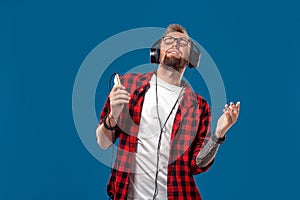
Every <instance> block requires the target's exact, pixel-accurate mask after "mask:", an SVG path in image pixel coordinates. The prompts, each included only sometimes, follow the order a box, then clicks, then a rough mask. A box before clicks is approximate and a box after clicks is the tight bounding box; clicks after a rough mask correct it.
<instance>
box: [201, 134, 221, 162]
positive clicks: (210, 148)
mask: <svg viewBox="0 0 300 200" xmlns="http://www.w3.org/2000/svg"><path fill="white" fill-rule="evenodd" d="M219 146H220V145H219V144H217V143H215V142H213V141H212V140H209V141H208V143H207V144H206V145H205V146H204V147H203V149H202V150H201V151H200V152H199V153H198V155H197V157H196V164H197V166H198V167H205V166H207V165H208V164H209V162H210V161H211V160H212V158H214V157H215V155H216V154H217V151H218V149H219Z"/></svg>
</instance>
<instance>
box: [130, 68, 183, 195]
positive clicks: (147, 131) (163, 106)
mask: <svg viewBox="0 0 300 200" xmlns="http://www.w3.org/2000/svg"><path fill="white" fill-rule="evenodd" d="M155 82H156V75H155V74H154V75H153V76H152V78H151V80H150V88H149V89H148V91H147V93H146V94H145V99H144V103H143V108H142V113H141V121H140V127H139V132H138V140H137V143H138V144H137V153H136V154H135V157H134V161H135V162H133V167H134V168H133V169H134V171H135V173H133V174H132V175H131V176H130V181H129V188H128V195H127V197H128V199H129V200H144V199H147V200H148V199H152V198H153V194H154V190H155V174H156V162H157V145H158V140H159V135H160V125H159V120H158V115H157V110H156V92H155V90H156V89H155V87H156V86H155ZM181 89H182V88H181V87H178V86H175V85H171V84H169V83H166V82H165V81H163V80H161V79H160V78H158V77H157V94H158V110H159V117H160V119H161V123H162V124H161V126H163V124H164V123H165V121H166V119H167V117H168V115H169V113H170V112H171V110H172V108H173V106H174V104H175V102H176V100H177V98H178V96H179V93H180V91H181ZM182 94H183V92H182V93H181V96H182ZM178 105H179V102H178V103H177V104H176V107H175V109H174V110H173V112H172V114H171V116H170V118H169V119H168V122H167V124H166V126H165V128H164V129H163V130H164V131H163V133H162V138H161V147H160V158H159V172H158V181H157V184H158V188H157V189H158V195H157V197H156V199H167V173H168V161H169V152H170V139H171V132H172V127H173V122H174V118H175V115H176V112H177V109H178Z"/></svg>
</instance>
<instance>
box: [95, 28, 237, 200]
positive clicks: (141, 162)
mask: <svg viewBox="0 0 300 200" xmlns="http://www.w3.org/2000/svg"><path fill="white" fill-rule="evenodd" d="M191 45H192V41H191V40H190V38H189V36H188V34H187V32H186V30H185V29H184V28H183V27H182V26H180V25H177V24H173V25H169V26H168V28H167V31H166V33H165V35H164V36H163V38H162V40H161V43H160V55H159V58H160V59H159V63H160V64H159V66H158V69H157V71H156V72H152V73H147V74H126V75H124V76H122V77H121V78H120V84H115V85H114V87H113V88H112V90H111V92H110V94H109V98H108V99H107V102H106V104H105V106H104V109H103V111H102V113H101V116H100V124H99V126H98V128H97V130H96V135H97V142H98V144H99V146H100V147H102V148H103V149H106V148H108V147H110V146H111V145H112V144H113V143H114V142H115V140H116V138H119V144H118V152H117V155H116V160H115V164H114V167H113V169H112V172H111V177H110V181H109V183H108V186H107V192H108V195H109V197H110V198H112V199H118V200H119V199H135V200H141V199H201V196H200V193H199V191H198V189H197V186H196V184H195V181H194V178H193V175H196V174H199V173H201V172H204V171H207V170H208V168H209V167H210V166H211V165H212V163H213V160H214V157H215V155H216V152H217V150H218V148H219V145H220V144H221V143H222V142H224V140H225V134H226V132H227V131H228V129H229V128H230V127H231V126H232V125H233V124H234V123H235V122H236V120H237V118H238V115H239V109H240V103H239V102H238V103H237V104H234V103H232V102H231V103H230V105H229V106H228V105H225V109H224V110H223V112H224V113H223V115H222V116H221V117H220V118H219V120H218V123H217V128H216V131H215V132H214V133H213V135H212V137H210V134H209V131H210V130H209V127H210V109H209V105H208V103H207V102H206V101H205V100H204V99H203V98H202V97H201V96H200V95H198V94H195V93H194V92H193V91H192V90H191V88H190V87H189V85H188V84H187V83H186V82H184V81H182V76H183V73H184V71H185V69H186V66H187V65H188V64H189V60H190V54H191V52H190V51H191V48H190V47H191Z"/></svg>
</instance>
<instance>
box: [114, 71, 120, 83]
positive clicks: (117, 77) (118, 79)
mask: <svg viewBox="0 0 300 200" xmlns="http://www.w3.org/2000/svg"><path fill="white" fill-rule="evenodd" d="M114 84H115V85H120V84H121V81H120V77H119V75H118V74H116V75H115V78H114Z"/></svg>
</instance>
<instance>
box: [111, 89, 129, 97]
mask: <svg viewBox="0 0 300 200" xmlns="http://www.w3.org/2000/svg"><path fill="white" fill-rule="evenodd" d="M119 94H123V95H127V96H130V94H129V92H127V90H124V89H119V90H117V91H115V92H113V93H112V95H114V96H116V95H119Z"/></svg>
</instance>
